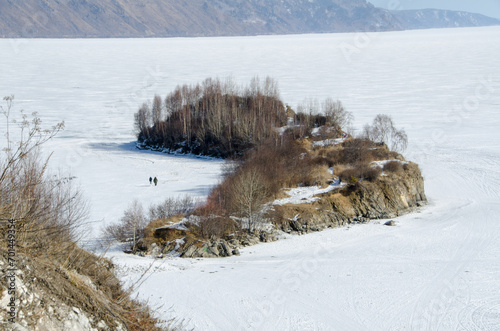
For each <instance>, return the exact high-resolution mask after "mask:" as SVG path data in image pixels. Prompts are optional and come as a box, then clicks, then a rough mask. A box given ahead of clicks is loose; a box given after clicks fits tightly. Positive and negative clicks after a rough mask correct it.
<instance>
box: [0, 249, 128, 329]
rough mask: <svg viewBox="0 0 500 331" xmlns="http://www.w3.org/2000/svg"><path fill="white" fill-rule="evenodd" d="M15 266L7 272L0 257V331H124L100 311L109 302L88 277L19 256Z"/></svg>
mask: <svg viewBox="0 0 500 331" xmlns="http://www.w3.org/2000/svg"><path fill="white" fill-rule="evenodd" d="M10 262H12V260H11V261H10ZM15 266H16V268H17V271H10V270H9V265H8V258H7V255H6V254H3V253H2V254H0V270H1V271H0V277H1V279H2V285H1V286H0V329H1V330H19V331H24V330H26V331H28V330H29V331H31V330H40V331H42V330H51V331H52V330H54V331H57V330H61V331H62V330H64V331H68V330H71V331H97V330H127V327H126V326H125V324H124V323H123V322H122V321H120V319H119V318H118V317H116V316H115V317H113V314H111V313H110V311H105V310H103V309H102V308H103V304H104V305H106V304H110V303H107V297H106V296H105V295H104V294H103V293H102V292H101V291H100V290H99V287H98V286H97V285H96V284H95V283H94V282H93V281H92V280H91V279H90V278H89V277H87V276H85V275H82V274H79V273H77V272H75V271H74V270H66V269H63V268H61V267H55V265H53V264H51V263H50V262H47V263H45V262H43V261H38V260H36V259H32V258H28V257H26V256H21V255H18V256H16V257H15ZM108 267H109V266H108ZM4 280H6V281H4ZM110 281H113V280H112V279H110ZM115 281H116V282H118V281H117V280H116V279H115ZM5 285H6V286H5ZM13 289H14V290H13ZM110 305H111V304H110Z"/></svg>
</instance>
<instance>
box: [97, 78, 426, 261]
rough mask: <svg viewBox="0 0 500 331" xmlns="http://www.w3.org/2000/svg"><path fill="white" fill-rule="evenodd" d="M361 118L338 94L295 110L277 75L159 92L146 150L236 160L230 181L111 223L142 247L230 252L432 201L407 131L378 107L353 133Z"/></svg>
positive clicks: (143, 250) (145, 123)
mask: <svg viewBox="0 0 500 331" xmlns="http://www.w3.org/2000/svg"><path fill="white" fill-rule="evenodd" d="M351 120H352V114H351V113H350V112H348V111H346V110H345V109H344V107H343V105H342V103H341V102H340V101H334V100H333V99H326V100H324V101H323V102H321V103H320V102H317V101H313V100H308V101H306V102H305V103H304V104H301V105H299V106H298V107H297V110H293V109H292V108H291V107H290V106H288V105H285V104H284V102H283V101H282V100H281V99H280V96H279V89H278V84H277V82H276V81H275V80H273V79H272V78H269V77H268V78H266V79H265V80H264V82H261V81H260V80H259V79H258V78H254V79H252V81H251V82H250V84H249V85H248V86H244V87H241V86H237V85H236V84H235V83H234V82H233V81H232V80H230V79H227V80H225V81H222V80H220V79H212V78H209V79H206V80H205V81H204V82H203V83H201V84H197V85H195V86H192V85H184V86H178V87H177V88H176V89H175V90H174V91H173V92H171V93H170V94H168V95H167V96H166V97H165V98H164V99H163V98H162V97H160V96H155V97H154V99H153V101H152V102H151V103H145V104H143V105H142V106H141V107H140V109H139V110H138V112H137V113H136V114H135V125H136V129H137V137H138V144H137V146H138V148H141V149H151V150H157V151H163V152H166V153H191V154H197V155H206V156H212V157H219V158H225V159H227V165H226V166H225V168H224V174H223V180H222V181H221V183H220V184H218V185H217V186H216V187H214V188H213V190H212V191H211V193H210V194H209V196H208V199H207V201H206V202H204V203H202V204H195V203H193V201H192V200H191V199H189V198H179V199H172V198H169V199H167V200H166V201H165V203H163V204H159V205H157V206H152V207H151V210H150V213H149V214H150V218H149V220H147V221H144V220H145V219H147V218H146V217H143V216H141V220H143V221H141V222H140V224H139V223H138V222H136V221H134V220H130V219H127V217H124V218H122V222H121V223H119V224H114V225H112V226H110V227H108V229H107V232H108V234H110V235H111V236H113V237H115V238H117V239H121V240H126V239H129V238H131V237H132V232H133V241H132V244H131V247H130V250H127V251H128V252H130V253H136V254H140V255H144V254H149V255H154V256H157V257H163V256H167V255H171V256H172V255H173V256H181V257H223V256H231V255H238V254H239V248H240V247H244V246H248V245H253V244H257V243H259V242H268V241H273V240H277V239H279V238H280V237H282V236H283V234H284V233H296V234H304V233H308V232H313V231H320V230H323V229H326V228H331V227H339V226H344V225H346V224H351V223H364V222H367V221H369V220H373V219H386V220H387V224H388V225H393V224H394V222H390V221H389V219H390V218H394V217H397V216H400V215H403V214H405V213H408V212H411V211H413V210H414V209H415V208H416V207H419V206H422V205H424V204H425V203H426V202H427V199H426V196H425V191H424V181H423V177H422V174H421V172H420V169H419V167H418V165H417V164H415V163H412V162H410V161H407V160H405V158H404V157H403V156H402V155H401V154H400V152H401V151H403V150H404V149H405V148H406V145H407V136H406V133H405V132H404V130H402V129H398V128H396V127H395V125H394V123H393V121H392V119H391V118H390V117H389V116H387V115H378V116H377V117H376V118H375V119H374V121H373V123H372V124H370V125H366V126H365V127H364V129H363V132H362V133H361V134H359V135H358V136H356V137H353V136H352V135H351V132H350V131H351V129H350V123H351ZM131 208H134V209H135V210H137V209H138V208H137V206H133V207H131ZM127 214H128V215H136V214H137V213H132V212H129V213H126V215H127Z"/></svg>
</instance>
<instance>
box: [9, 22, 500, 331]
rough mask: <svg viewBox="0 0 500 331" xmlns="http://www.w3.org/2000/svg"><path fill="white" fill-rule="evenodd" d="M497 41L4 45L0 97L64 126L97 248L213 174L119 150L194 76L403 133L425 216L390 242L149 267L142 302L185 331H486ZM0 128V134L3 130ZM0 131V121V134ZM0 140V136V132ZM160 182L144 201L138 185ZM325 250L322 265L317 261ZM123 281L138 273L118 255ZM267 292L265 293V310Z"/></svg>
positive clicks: (199, 189) (202, 189)
mask: <svg viewBox="0 0 500 331" xmlns="http://www.w3.org/2000/svg"><path fill="white" fill-rule="evenodd" d="M499 41H500V27H489V28H470V29H443V30H422V31H404V32H388V33H382V34H376V33H373V34H319V35H292V36H259V37H230V38H176V39H105V40H104V39H95V40H92V39H91V40H50V39H47V40H30V39H28V40H0V49H1V50H2V60H1V61H0V73H1V75H2V77H1V78H2V79H1V80H0V93H1V94H2V96H6V95H12V94H13V95H15V108H16V109H20V108H23V109H25V110H26V111H28V112H33V111H37V112H39V113H40V115H41V117H42V119H43V120H44V121H45V122H46V123H55V122H57V121H60V120H64V121H65V122H66V129H65V131H64V132H62V133H61V134H60V135H58V136H57V137H56V138H55V139H54V140H53V141H51V142H50V143H49V144H47V145H46V146H45V150H46V151H47V152H48V151H54V155H53V157H52V161H51V167H52V169H55V170H61V171H63V172H64V173H71V175H74V176H76V177H77V179H78V182H79V184H80V185H81V186H82V188H83V190H84V193H85V195H86V196H87V198H88V199H89V200H90V203H91V226H92V228H93V229H94V234H96V233H98V230H99V229H100V228H101V227H102V226H103V225H105V224H109V223H110V222H114V221H115V220H117V219H118V218H119V217H120V216H121V215H122V212H123V210H124V209H125V208H126V207H127V205H128V204H129V203H130V202H131V201H132V200H133V199H134V198H137V199H139V200H140V201H142V202H143V203H144V204H145V205H146V206H147V205H149V204H150V203H152V202H158V201H161V200H163V199H165V198H166V197H168V196H177V195H184V194H191V195H194V196H199V197H204V196H206V194H207V193H208V191H209V189H210V187H211V186H212V185H213V184H215V183H216V182H217V181H218V179H219V173H220V166H221V164H222V162H221V161H218V160H209V159H200V158H194V157H187V156H183V157H174V156H167V155H163V154H158V153H150V152H139V151H136V150H134V149H133V144H132V142H133V141H134V140H135V137H134V133H133V114H134V112H135V111H136V110H137V108H138V106H139V105H140V104H141V103H142V102H144V101H148V100H150V99H151V98H152V97H153V95H154V94H159V95H161V96H162V97H163V96H165V95H166V94H167V93H168V92H170V91H171V90H172V89H173V88H174V87H175V86H176V85H178V84H184V83H197V82H200V81H202V80H203V79H205V78H207V77H215V76H218V77H221V78H224V77H227V76H230V75H231V76H233V77H234V79H235V80H236V81H237V82H239V83H242V84H246V83H247V82H249V81H250V79H251V78H252V77H253V76H255V75H259V76H260V77H261V78H264V77H265V76H271V77H273V78H275V79H276V80H277V81H278V82H279V84H280V90H281V94H282V99H283V100H284V101H285V102H286V103H288V104H290V105H291V106H292V107H295V106H296V105H297V103H298V102H300V101H302V100H303V99H304V98H306V97H307V98H318V99H320V100H321V99H324V98H325V97H332V98H336V99H339V100H341V101H342V102H343V103H344V105H345V106H346V108H347V109H348V110H349V111H351V112H352V113H353V114H354V116H355V125H356V127H358V128H361V127H362V125H363V124H365V123H367V122H369V121H371V120H372V119H373V117H374V116H375V115H377V114H379V113H385V114H389V115H391V116H392V117H393V119H394V121H395V122H396V124H397V125H398V126H400V127H404V128H405V130H406V132H407V133H408V136H409V140H410V144H409V148H408V150H407V152H406V153H405V156H406V157H407V158H408V159H410V160H412V161H415V162H417V163H419V164H420V166H421V169H422V171H423V174H424V177H425V180H426V192H427V196H428V198H429V200H430V204H429V206H427V207H425V208H424V209H422V210H421V212H420V213H418V214H414V215H408V216H405V217H403V218H401V219H399V220H398V221H399V225H398V226H397V227H395V228H387V227H382V226H380V225H379V224H375V223H373V224H369V225H363V226H356V227H352V228H350V229H349V230H347V229H334V230H330V231H325V232H322V233H320V234H314V235H310V236H304V237H296V238H293V239H289V240H284V241H281V242H277V243H272V244H265V245H259V246H256V247H252V248H247V249H245V250H243V252H242V256H240V257H234V258H229V259H223V260H210V261H206V260H193V261H190V260H178V259H174V260H163V261H162V262H161V265H159V266H158V269H157V270H158V272H156V273H155V274H153V275H152V276H151V277H150V278H148V280H146V282H145V283H144V284H143V286H142V288H141V289H140V290H139V292H140V297H141V298H144V299H149V300H150V303H152V304H153V305H154V306H155V307H158V314H159V315H160V316H162V317H164V318H167V317H169V316H178V317H179V318H181V319H185V322H186V324H187V325H188V326H191V327H194V328H196V329H199V330H220V329H223V330H233V329H235V328H236V329H255V330H257V329H258V330H276V329H278V330H282V329H288V330H293V329H295V330H332V329H333V330H355V329H356V330H363V329H366V330H368V329H369V330H401V329H407V330H423V329H427V330H437V329H439V330H456V329H466V330H496V329H497V328H498V325H500V287H499V286H498V284H499V282H500V261H499V259H498V257H499V256H500V241H499V240H498V237H499V233H500V222H498V218H499V216H498V215H500V199H499V197H500V166H499V165H500V62H499V61H498V54H500V43H499ZM2 121H4V119H3V118H2ZM2 123H3V122H2ZM1 130H2V133H3V132H4V128H3V125H2V129H1ZM151 175H154V176H158V178H159V179H160V184H159V186H158V187H156V188H155V187H150V186H149V183H148V182H147V179H148V178H149V176H151ZM318 243H321V245H319V246H320V248H321V252H320V253H318V252H316V253H315V252H314V249H315V248H317V247H318ZM114 256H115V258H116V261H117V263H118V264H120V265H122V267H123V269H122V270H128V272H127V273H126V274H125V273H124V274H123V275H122V276H123V278H124V279H125V280H131V279H133V277H134V275H136V274H137V273H138V272H139V271H140V270H141V269H142V268H144V267H145V266H146V265H147V264H148V263H149V262H150V261H147V260H145V259H134V258H132V257H123V256H122V255H120V254H118V253H115V255H114ZM271 294H274V296H271Z"/></svg>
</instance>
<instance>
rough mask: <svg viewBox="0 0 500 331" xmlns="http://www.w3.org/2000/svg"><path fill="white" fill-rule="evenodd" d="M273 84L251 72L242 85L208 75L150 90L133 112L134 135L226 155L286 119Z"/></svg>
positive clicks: (142, 139) (267, 133)
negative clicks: (162, 91) (159, 92)
mask: <svg viewBox="0 0 500 331" xmlns="http://www.w3.org/2000/svg"><path fill="white" fill-rule="evenodd" d="M286 121H287V116H286V112H285V107H284V105H283V103H282V102H281V100H280V98H279V90H278V84H277V82H276V81H275V80H273V79H272V78H269V77H268V78H266V79H265V80H264V82H261V81H260V80H259V78H257V77H256V78H253V79H252V80H251V82H250V84H249V85H248V86H246V87H239V86H237V85H236V84H235V83H234V82H233V81H232V80H231V79H226V80H225V81H222V80H220V79H218V78H216V79H213V78H208V79H206V80H205V81H203V82H202V83H201V84H196V85H194V86H193V85H183V86H178V87H177V88H176V89H175V90H174V91H173V92H171V93H170V94H169V95H168V96H167V97H166V98H165V99H162V98H161V97H160V96H155V97H154V99H153V102H152V104H148V103H145V104H143V105H142V106H141V107H140V109H139V111H138V112H137V113H136V114H135V127H136V130H137V136H138V140H139V141H140V142H143V143H145V144H146V145H149V146H158V147H165V148H169V149H178V148H183V150H184V151H185V152H193V153H197V154H209V155H218V156H228V155H231V154H234V153H236V152H238V151H241V150H244V149H246V148H249V147H251V146H254V145H255V144H256V143H257V142H259V141H261V140H263V139H266V138H268V137H270V136H271V135H273V134H275V130H274V128H276V127H280V126H283V125H285V124H286Z"/></svg>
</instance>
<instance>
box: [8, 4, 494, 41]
mask: <svg viewBox="0 0 500 331" xmlns="http://www.w3.org/2000/svg"><path fill="white" fill-rule="evenodd" d="M494 24H500V21H498V20H495V19H492V18H488V17H485V16H482V15H475V14H469V13H463V12H452V11H436V10H423V11H388V10H384V9H381V8H376V7H374V6H373V5H372V4H371V3H369V2H367V1H365V0H246V1H245V0H23V1H16V0H0V37H3V38H19V37H21V38H39V37H52V38H61V37H75V38H77V37H176V36H225V35H256V34H291V33H321V32H354V31H388V30H403V29H415V28H433V27H449V26H481V25H494Z"/></svg>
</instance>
